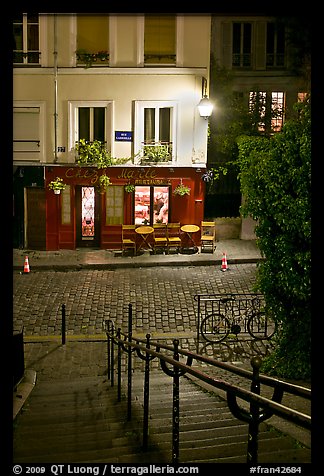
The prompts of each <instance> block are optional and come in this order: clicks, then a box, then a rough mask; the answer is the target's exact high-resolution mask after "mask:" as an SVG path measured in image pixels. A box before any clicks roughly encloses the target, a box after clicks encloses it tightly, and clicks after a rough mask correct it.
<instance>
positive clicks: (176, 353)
mask: <svg viewBox="0 0 324 476" xmlns="http://www.w3.org/2000/svg"><path fill="white" fill-rule="evenodd" d="M105 332H106V335H107V355H108V379H109V380H110V382H111V386H112V387H113V386H114V375H115V371H117V381H118V390H117V392H118V401H120V400H121V388H122V373H123V370H122V353H123V352H124V353H125V355H126V367H127V419H128V420H131V416H132V415H131V413H132V374H133V369H132V355H133V353H136V355H137V356H138V357H139V358H140V359H142V360H143V361H145V370H144V405H143V412H144V414H143V450H144V451H145V450H147V448H148V434H149V428H148V425H149V418H148V416H149V389H150V362H151V361H152V360H153V359H155V358H156V359H158V360H159V361H160V366H161V369H162V371H163V372H164V373H165V374H166V375H168V376H170V377H171V378H173V395H172V463H173V464H176V463H178V462H179V444H180V438H179V437H180V433H179V424H180V406H179V398H180V394H179V388H180V377H181V376H183V375H185V374H186V373H188V374H190V375H193V376H194V377H196V378H197V379H198V380H200V381H202V382H205V383H208V384H209V385H211V386H213V387H215V388H218V389H221V390H223V391H225V393H226V397H227V403H228V406H229V409H230V411H231V412H232V414H233V415H234V417H236V418H238V419H240V420H242V421H244V422H247V423H248V424H249V429H248V442H247V462H248V463H256V462H257V460H258V433H259V425H260V423H261V422H263V421H265V420H267V419H268V418H270V417H271V416H272V415H277V416H279V417H281V418H283V419H285V420H287V421H290V422H292V423H295V424H297V425H299V426H301V427H303V428H306V429H308V430H310V427H311V417H310V416H309V415H306V414H304V413H301V412H298V411H296V410H294V409H291V408H289V407H286V406H284V405H282V404H281V401H282V397H283V395H284V393H285V392H286V393H288V394H292V395H296V396H299V397H302V398H305V399H309V400H310V398H311V390H310V389H308V388H306V387H301V386H298V385H294V384H291V383H288V382H285V381H282V380H279V379H276V378H272V377H268V376H266V375H261V374H260V373H259V369H260V365H261V359H260V358H259V357H258V356H256V357H253V358H252V359H251V365H252V371H249V370H245V369H242V368H239V367H236V366H235V365H232V364H229V363H225V362H220V361H217V360H215V359H211V358H209V357H205V356H202V355H199V354H196V353H193V352H190V351H187V350H184V349H181V348H179V340H178V339H174V340H173V346H170V345H167V344H162V343H159V342H157V341H153V340H151V336H150V334H147V335H146V339H138V338H135V337H133V335H132V305H131V304H129V306H128V333H126V334H125V333H123V332H122V331H121V329H120V328H118V329H115V326H114V323H113V321H112V320H110V319H109V320H106V321H105ZM116 345H117V370H115V360H116V358H115V346H116ZM181 357H182V359H186V362H185V363H184V362H183V361H180V358H181ZM193 361H196V362H202V363H204V364H208V365H210V366H213V367H217V368H221V369H223V370H226V371H228V372H231V373H234V374H237V375H240V376H241V377H244V378H246V379H248V380H250V381H251V387H250V388H251V390H246V389H244V388H241V387H238V386H237V385H233V384H231V383H229V382H226V381H225V380H222V379H218V378H215V377H212V376H210V375H208V374H207V373H205V372H202V371H200V370H198V369H197V368H193V367H192V363H193ZM261 383H262V384H263V385H266V386H269V387H272V388H273V395H272V398H271V399H268V398H265V397H263V396H261V395H260V384H261ZM237 398H241V399H242V400H244V401H246V402H248V403H249V404H250V407H249V410H246V409H244V408H242V407H241V406H240V405H239V404H238V402H237Z"/></svg>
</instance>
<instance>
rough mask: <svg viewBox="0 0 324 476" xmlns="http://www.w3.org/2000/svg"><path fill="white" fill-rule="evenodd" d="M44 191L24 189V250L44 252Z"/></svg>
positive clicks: (41, 189)
mask: <svg viewBox="0 0 324 476" xmlns="http://www.w3.org/2000/svg"><path fill="white" fill-rule="evenodd" d="M45 195H46V194H45V189H44V188H39V187H28V188H25V240H24V241H25V248H30V249H32V250H46V210H45V208H46V206H45V203H46V202H45V200H46V198H45Z"/></svg>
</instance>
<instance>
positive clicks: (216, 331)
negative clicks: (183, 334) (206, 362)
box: [200, 314, 231, 342]
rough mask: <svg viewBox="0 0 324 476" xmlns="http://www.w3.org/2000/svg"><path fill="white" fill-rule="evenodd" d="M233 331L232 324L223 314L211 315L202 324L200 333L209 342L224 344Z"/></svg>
mask: <svg viewBox="0 0 324 476" xmlns="http://www.w3.org/2000/svg"><path fill="white" fill-rule="evenodd" d="M230 330H231V324H230V322H229V320H228V319H227V317H225V316H224V315H223V314H209V315H208V316H206V317H204V319H203V320H202V321H201V324H200V332H201V335H202V336H203V338H204V339H206V340H207V341H208V342H222V340H224V339H226V337H227V336H228V334H229V333H230Z"/></svg>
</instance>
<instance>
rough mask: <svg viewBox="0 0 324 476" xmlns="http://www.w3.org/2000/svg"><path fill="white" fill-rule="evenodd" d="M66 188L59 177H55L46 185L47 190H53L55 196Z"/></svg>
mask: <svg viewBox="0 0 324 476" xmlns="http://www.w3.org/2000/svg"><path fill="white" fill-rule="evenodd" d="M65 187H66V184H65V183H64V182H63V179H62V178H61V177H56V179H55V180H52V181H51V182H50V183H49V184H48V188H49V189H50V190H53V192H54V193H55V195H59V194H60V193H61V190H64V189H65Z"/></svg>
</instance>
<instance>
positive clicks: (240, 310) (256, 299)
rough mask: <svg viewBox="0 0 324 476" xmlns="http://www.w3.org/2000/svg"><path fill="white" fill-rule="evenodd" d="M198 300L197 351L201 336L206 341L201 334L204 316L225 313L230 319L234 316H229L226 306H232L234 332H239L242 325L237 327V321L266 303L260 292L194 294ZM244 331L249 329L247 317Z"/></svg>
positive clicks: (244, 322)
mask: <svg viewBox="0 0 324 476" xmlns="http://www.w3.org/2000/svg"><path fill="white" fill-rule="evenodd" d="M194 299H195V301H197V303H198V306H197V352H198V349H199V341H200V336H201V337H202V338H203V339H204V341H206V339H205V337H204V336H203V335H201V334H202V333H201V322H202V320H203V319H204V318H206V317H207V316H208V315H211V314H219V315H224V316H226V317H227V318H228V319H229V318H230V317H233V316H228V314H227V312H228V311H227V309H226V307H227V306H229V303H230V305H231V306H232V309H231V312H232V313H235V317H234V322H233V321H230V323H231V324H232V323H233V324H234V325H233V327H234V329H233V331H234V332H233V333H234V334H236V336H237V334H238V333H240V332H241V328H240V326H237V328H235V325H236V324H235V321H236V320H242V316H243V315H244V314H248V313H249V312H251V311H254V312H257V311H259V310H260V309H261V307H262V306H263V305H264V304H265V301H264V296H263V294H260V293H222V294H196V295H195V296H194ZM243 329H244V332H246V333H247V332H248V331H247V317H244V320H243ZM215 342H216V341H215Z"/></svg>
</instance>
